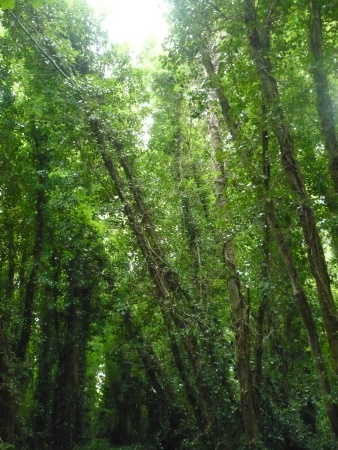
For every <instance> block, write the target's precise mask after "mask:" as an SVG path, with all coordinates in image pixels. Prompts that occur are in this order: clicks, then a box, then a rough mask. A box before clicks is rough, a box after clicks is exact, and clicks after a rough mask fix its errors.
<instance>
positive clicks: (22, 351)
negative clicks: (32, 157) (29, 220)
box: [16, 124, 47, 361]
mask: <svg viewBox="0 0 338 450" xmlns="http://www.w3.org/2000/svg"><path fill="white" fill-rule="evenodd" d="M32 138H33V142H34V147H35V154H36V158H37V161H38V164H37V171H38V174H39V183H40V187H39V189H38V192H37V199H36V231H35V240H34V247H33V267H32V269H31V271H30V274H29V278H28V281H27V285H26V289H25V295H24V308H23V324H22V328H21V334H20V338H19V341H18V344H17V347H16V355H17V357H18V359H19V360H20V361H23V360H24V359H25V356H26V352H27V347H28V344H29V339H30V335H31V330H32V321H33V302H34V298H35V295H36V292H37V287H38V271H39V267H40V261H41V256H42V248H43V235H44V226H45V219H44V211H45V206H46V203H47V198H46V192H45V188H46V187H45V185H46V157H45V155H44V148H43V145H44V143H45V141H46V136H42V135H41V132H40V131H39V130H38V128H37V126H36V125H35V124H33V126H32Z"/></svg>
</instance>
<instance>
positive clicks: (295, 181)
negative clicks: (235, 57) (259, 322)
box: [245, 0, 338, 374]
mask: <svg viewBox="0 0 338 450" xmlns="http://www.w3.org/2000/svg"><path fill="white" fill-rule="evenodd" d="M245 20H246V24H247V28H248V35H249V40H250V45H251V50H252V56H253V61H254V64H255V65H256V68H257V72H258V75H259V78H260V81H261V84H262V92H263V98H264V101H265V103H266V106H267V108H268V111H270V112H271V121H272V124H273V129H274V133H275V135H276V138H277V140H278V143H279V147H280V155H281V162H282V166H283V168H284V172H285V175H286V178H287V180H288V182H289V185H290V187H291V188H292V190H293V191H294V193H295V194H296V195H297V197H298V202H299V203H298V204H299V206H298V208H297V213H298V216H299V219H300V223H301V226H302V230H303V235H304V241H305V244H306V247H307V254H308V259H309V262H310V266H311V271H312V274H313V276H314V279H315V281H316V286H317V292H318V298H319V303H320V307H321V312H322V316H323V321H324V325H325V330H326V334H327V339H328V343H329V347H330V351H331V355H332V361H333V366H334V369H335V372H336V373H337V374H338V316H337V309H336V305H335V302H334V299H333V295H332V292H331V286H330V277H329V274H328V270H327V265H326V261H325V257H324V251H323V246H322V242H321V238H320V235H319V232H318V229H317V225H316V220H315V217H314V213H313V211H312V208H311V206H310V204H311V202H310V198H309V196H308V193H307V191H306V187H305V183H304V181H303V177H302V174H301V171H300V168H299V165H298V161H297V158H296V154H295V148H294V143H293V139H292V136H291V134H290V131H289V129H288V125H287V123H286V120H285V117H284V113H283V110H282V107H281V106H280V98H279V91H278V85H277V82H276V80H275V78H274V77H273V76H272V65H271V61H270V59H269V56H268V52H267V50H268V49H267V42H268V37H267V36H266V33H265V31H264V29H263V28H262V27H261V26H260V25H259V21H258V17H257V13H256V9H255V3H254V1H253V0H245Z"/></svg>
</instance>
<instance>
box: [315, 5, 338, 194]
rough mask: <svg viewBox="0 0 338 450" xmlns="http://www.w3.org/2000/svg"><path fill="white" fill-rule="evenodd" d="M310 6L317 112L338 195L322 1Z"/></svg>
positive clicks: (337, 138)
mask: <svg viewBox="0 0 338 450" xmlns="http://www.w3.org/2000/svg"><path fill="white" fill-rule="evenodd" d="M309 6H310V14H311V18H310V29H309V35H310V50H311V54H312V64H311V72H312V74H313V78H314V82H315V87H316V94H317V110H318V115H319V118H320V124H321V132H322V135H323V138H324V142H325V149H326V152H327V155H328V158H329V169H330V174H331V178H332V181H333V186H334V190H335V192H336V194H338V136H337V131H336V120H335V116H334V109H333V103H332V99H331V96H330V89H329V81H328V77H327V74H326V70H325V65H324V53H323V33H322V19H321V1H319V0H309Z"/></svg>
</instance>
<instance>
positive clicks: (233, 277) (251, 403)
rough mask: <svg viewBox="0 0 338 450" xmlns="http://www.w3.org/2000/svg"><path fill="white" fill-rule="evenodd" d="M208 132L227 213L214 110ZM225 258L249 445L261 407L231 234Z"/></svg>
mask: <svg viewBox="0 0 338 450" xmlns="http://www.w3.org/2000/svg"><path fill="white" fill-rule="evenodd" d="M211 96H212V97H213V98H215V96H216V93H215V92H213V93H211ZM209 131H210V140H211V146H212V153H213V160H214V165H215V169H216V170H217V172H218V175H217V178H216V181H215V187H216V195H217V203H218V206H219V208H220V210H221V211H222V213H223V215H226V214H227V212H226V198H225V194H224V191H225V189H226V186H227V179H228V176H227V168H226V161H220V159H219V152H220V131H219V125H218V119H217V116H216V114H215V113H211V114H210V115H209ZM223 258H224V264H225V267H226V270H227V274H228V277H227V284H228V291H229V301H230V310H231V313H232V316H233V320H234V329H235V339H236V359H237V373H238V383H239V388H240V397H241V408H242V415H243V422H244V430H245V436H246V440H247V442H248V443H249V444H251V445H256V444H258V441H259V437H260V430H259V419H258V417H257V413H256V412H257V411H258V408H257V406H256V405H255V399H254V392H253V384H252V374H251V364H250V350H251V348H250V346H251V344H250V343H251V336H250V328H249V314H248V311H249V307H248V304H247V302H246V299H245V297H244V295H243V293H242V289H241V283H240V279H239V276H238V271H237V266H236V260H235V245H234V241H233V238H232V237H230V238H228V239H227V240H226V241H225V242H224V245H223Z"/></svg>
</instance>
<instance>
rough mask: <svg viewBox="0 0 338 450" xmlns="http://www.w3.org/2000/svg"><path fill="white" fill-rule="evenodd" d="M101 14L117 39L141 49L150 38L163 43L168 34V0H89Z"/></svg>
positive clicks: (114, 40) (119, 41)
mask: <svg viewBox="0 0 338 450" xmlns="http://www.w3.org/2000/svg"><path fill="white" fill-rule="evenodd" d="M87 2H88V4H89V5H90V6H91V7H92V8H93V9H94V11H95V13H96V14H97V15H98V16H100V15H104V16H105V19H104V22H103V28H104V29H106V30H107V31H108V33H109V37H110V40H111V41H112V42H113V43H127V44H128V45H129V46H130V49H131V50H132V51H134V52H136V53H139V52H140V51H141V50H142V48H143V47H144V45H145V43H146V42H147V41H149V40H156V41H157V42H158V43H159V44H160V43H161V42H162V40H163V39H164V38H165V36H166V34H167V25H166V21H165V18H164V14H165V12H166V4H165V2H164V0H87Z"/></svg>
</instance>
